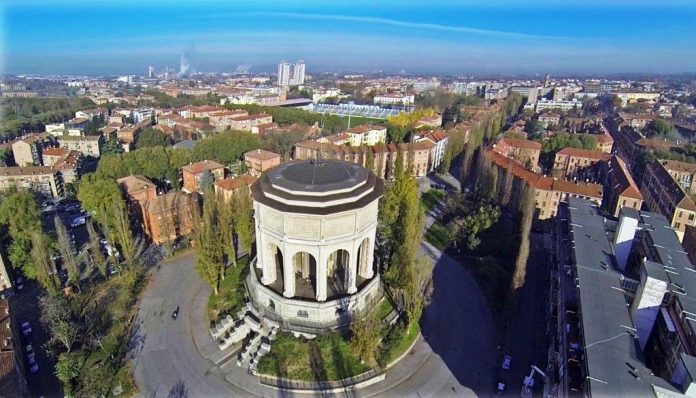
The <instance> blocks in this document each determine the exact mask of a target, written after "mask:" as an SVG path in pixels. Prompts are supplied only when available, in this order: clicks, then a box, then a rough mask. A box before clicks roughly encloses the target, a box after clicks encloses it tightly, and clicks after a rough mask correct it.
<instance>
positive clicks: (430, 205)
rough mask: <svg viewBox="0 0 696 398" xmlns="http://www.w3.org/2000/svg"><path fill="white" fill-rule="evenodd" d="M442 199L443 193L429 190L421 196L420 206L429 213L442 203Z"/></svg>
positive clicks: (438, 190) (439, 190)
mask: <svg viewBox="0 0 696 398" xmlns="http://www.w3.org/2000/svg"><path fill="white" fill-rule="evenodd" d="M444 197H445V191H443V190H441V189H431V190H429V191H428V192H426V193H424V194H423V195H422V196H421V206H423V208H424V209H425V210H426V211H431V210H433V209H435V207H437V205H438V204H439V203H440V202H442V199H443V198H444Z"/></svg>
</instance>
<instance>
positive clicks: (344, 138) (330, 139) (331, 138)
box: [317, 132, 350, 145]
mask: <svg viewBox="0 0 696 398" xmlns="http://www.w3.org/2000/svg"><path fill="white" fill-rule="evenodd" d="M349 141H350V135H348V133H345V132H343V133H336V134H331V135H327V136H324V137H319V138H317V142H319V143H322V144H334V145H346V144H348V142H349Z"/></svg>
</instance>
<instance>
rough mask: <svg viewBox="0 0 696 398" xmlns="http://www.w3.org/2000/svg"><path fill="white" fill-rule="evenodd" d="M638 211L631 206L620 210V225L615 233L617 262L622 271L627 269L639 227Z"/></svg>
mask: <svg viewBox="0 0 696 398" xmlns="http://www.w3.org/2000/svg"><path fill="white" fill-rule="evenodd" d="M638 217H639V214H638V211H636V210H635V209H631V208H629V207H623V208H621V211H620V212H619V227H618V228H617V230H616V233H615V234H614V242H613V243H614V253H615V254H616V264H617V266H618V267H619V269H621V270H622V271H625V270H626V263H627V262H628V256H629V254H630V253H631V246H632V245H633V238H634V237H635V235H636V229H637V228H638Z"/></svg>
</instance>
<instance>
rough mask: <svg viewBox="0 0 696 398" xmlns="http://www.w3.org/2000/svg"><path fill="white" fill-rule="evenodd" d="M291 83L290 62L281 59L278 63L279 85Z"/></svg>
mask: <svg viewBox="0 0 696 398" xmlns="http://www.w3.org/2000/svg"><path fill="white" fill-rule="evenodd" d="M289 84H290V63H288V62H286V61H280V63H279V64H278V85H279V86H287V85H289Z"/></svg>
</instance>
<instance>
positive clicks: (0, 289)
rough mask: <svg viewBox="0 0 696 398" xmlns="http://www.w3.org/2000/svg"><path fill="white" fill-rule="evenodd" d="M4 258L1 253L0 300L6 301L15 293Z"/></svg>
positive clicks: (0, 252)
mask: <svg viewBox="0 0 696 398" xmlns="http://www.w3.org/2000/svg"><path fill="white" fill-rule="evenodd" d="M3 256H4V253H3V252H2V251H0V299H2V300H5V299H7V298H8V297H10V296H11V295H12V294H13V291H12V280H11V279H10V274H8V273H7V263H6V262H5V257H3ZM0 384H1V383H0Z"/></svg>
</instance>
